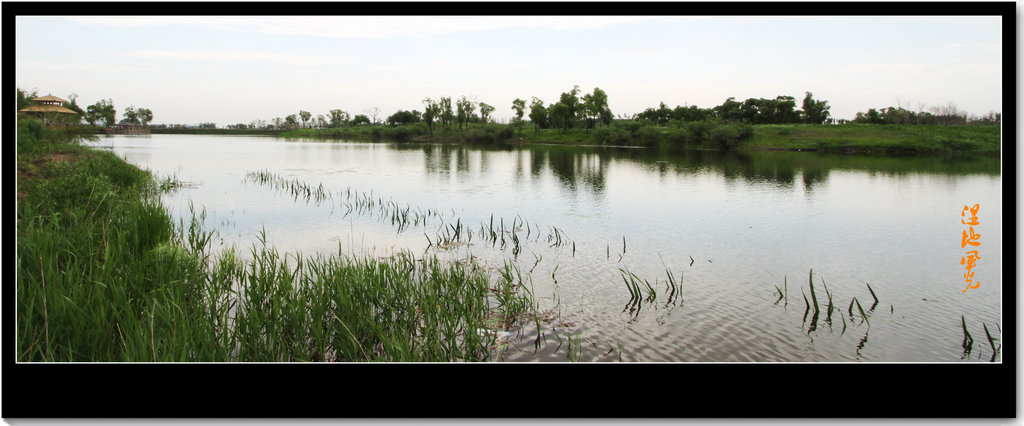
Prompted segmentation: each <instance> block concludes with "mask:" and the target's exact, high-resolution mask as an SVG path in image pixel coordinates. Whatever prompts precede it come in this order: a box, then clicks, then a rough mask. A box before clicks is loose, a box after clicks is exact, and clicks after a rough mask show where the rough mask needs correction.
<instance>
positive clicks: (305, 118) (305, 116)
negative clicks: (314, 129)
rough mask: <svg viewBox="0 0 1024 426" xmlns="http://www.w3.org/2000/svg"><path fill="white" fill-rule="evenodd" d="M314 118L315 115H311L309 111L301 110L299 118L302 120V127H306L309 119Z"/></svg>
mask: <svg viewBox="0 0 1024 426" xmlns="http://www.w3.org/2000/svg"><path fill="white" fill-rule="evenodd" d="M312 116H313V114H310V113H309V111H303V110H301V109H300V110H299V118H300V119H301V120H302V127H306V123H308V122H309V119H310V117H312Z"/></svg>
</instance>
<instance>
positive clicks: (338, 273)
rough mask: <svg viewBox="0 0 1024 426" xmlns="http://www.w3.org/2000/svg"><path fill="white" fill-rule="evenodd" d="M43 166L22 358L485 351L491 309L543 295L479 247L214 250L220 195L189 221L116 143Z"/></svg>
mask: <svg viewBox="0 0 1024 426" xmlns="http://www.w3.org/2000/svg"><path fill="white" fill-rule="evenodd" d="M38 154H39V157H33V158H46V157H47V152H46V151H45V150H41V152H40V153H38ZM19 160H21V158H19ZM33 161H35V160H33ZM20 166H21V165H20V164H19V171H20V170H22V169H21V168H20ZM27 167H28V166H26V170H27ZM32 170H33V171H32V173H31V174H28V173H26V174H25V175H24V176H23V175H21V174H19V177H20V178H21V177H23V178H22V179H19V182H18V184H19V188H18V189H19V203H18V216H17V220H18V227H17V232H18V235H17V237H18V238H17V241H18V250H17V252H16V261H17V265H16V267H17V272H16V276H17V318H18V322H17V343H16V351H17V355H16V356H17V360H18V361H20V362H55V361H56V362H63V361H73V362H223V361H228V362H237V361H241V362H288V361H481V360H490V359H493V354H492V350H493V347H494V345H495V343H496V337H494V336H495V335H494V334H493V333H488V332H487V330H489V329H491V328H493V327H494V326H495V324H493V321H490V320H491V319H493V318H496V317H500V318H522V317H524V314H523V312H528V311H530V310H531V309H533V307H535V306H536V305H535V304H534V303H532V294H531V293H530V292H529V291H528V290H527V289H526V287H525V286H522V285H519V284H518V283H512V282H511V280H504V281H499V282H498V284H496V289H497V291H495V290H492V288H491V287H490V276H489V274H488V273H487V271H485V270H483V269H482V268H480V267H479V266H477V265H475V264H473V263H472V262H470V263H469V264H467V265H462V264H459V263H443V262H441V261H439V260H437V259H436V258H424V259H416V258H415V257H414V256H413V255H411V254H408V253H398V254H396V255H394V256H392V257H388V258H384V259H377V258H372V257H367V258H349V257H341V256H316V257H313V258H306V257H303V256H301V255H300V254H284V255H281V254H279V253H278V252H277V251H276V250H274V249H273V248H271V247H266V245H265V243H264V244H263V245H262V246H254V247H253V248H252V260H250V261H243V260H241V259H239V258H238V256H237V255H236V254H235V252H234V250H233V249H232V248H228V249H226V250H223V251H221V252H220V254H219V255H217V256H216V257H212V256H210V254H209V245H210V243H211V241H212V236H213V235H212V233H210V232H207V231H205V230H203V229H202V226H201V224H202V223H203V217H204V215H205V211H200V212H196V211H195V210H194V209H193V210H192V219H191V220H190V221H185V220H182V221H181V222H179V224H178V226H177V228H175V225H174V224H173V222H172V220H171V218H170V216H169V214H168V213H167V211H166V210H165V209H164V208H163V206H162V205H161V204H160V202H159V199H158V197H157V196H156V195H158V194H159V189H158V187H157V186H156V184H155V181H154V180H153V178H152V176H151V175H150V174H149V173H148V172H144V171H141V170H138V169H137V168H134V166H130V165H127V163H124V162H123V160H121V159H119V158H117V157H116V156H114V155H113V154H111V153H109V152H92V151H83V152H82V153H81V154H80V155H79V156H77V157H75V158H73V159H71V160H70V161H55V160H53V159H50V160H45V161H42V162H40V164H33V168H32ZM318 192H319V191H318V190H310V192H309V194H310V196H311V197H312V196H313V195H314V194H316V193H318ZM303 193H305V190H303ZM22 194H23V195H22ZM311 199H312V198H311ZM197 215H198V217H197ZM519 282H521V279H520V280H519ZM504 326H506V327H514V326H518V322H514V321H508V322H506V323H505V324H504Z"/></svg>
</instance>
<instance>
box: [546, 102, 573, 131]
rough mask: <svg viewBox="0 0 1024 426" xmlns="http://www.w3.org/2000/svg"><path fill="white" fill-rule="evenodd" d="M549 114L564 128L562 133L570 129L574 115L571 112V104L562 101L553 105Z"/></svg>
mask: <svg viewBox="0 0 1024 426" xmlns="http://www.w3.org/2000/svg"><path fill="white" fill-rule="evenodd" d="M548 109H549V110H550V112H549V114H550V115H551V121H553V122H555V123H556V124H558V125H559V127H561V128H562V133H565V132H566V131H567V130H569V120H571V117H572V115H571V114H570V110H569V106H568V105H566V104H563V103H561V102H559V103H556V104H554V105H551V107H550V108H548Z"/></svg>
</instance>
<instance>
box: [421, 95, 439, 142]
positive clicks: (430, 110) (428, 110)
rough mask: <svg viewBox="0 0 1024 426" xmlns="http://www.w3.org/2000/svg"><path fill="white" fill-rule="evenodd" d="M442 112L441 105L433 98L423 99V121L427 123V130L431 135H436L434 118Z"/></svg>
mask: <svg viewBox="0 0 1024 426" xmlns="http://www.w3.org/2000/svg"><path fill="white" fill-rule="evenodd" d="M440 112H441V106H440V105H438V103H437V102H435V101H434V100H433V99H430V98H426V99H424V100H423V121H425V122H426V123H427V132H428V133H430V135H431V136H433V135H434V120H435V119H437V116H438V114H439V113H440Z"/></svg>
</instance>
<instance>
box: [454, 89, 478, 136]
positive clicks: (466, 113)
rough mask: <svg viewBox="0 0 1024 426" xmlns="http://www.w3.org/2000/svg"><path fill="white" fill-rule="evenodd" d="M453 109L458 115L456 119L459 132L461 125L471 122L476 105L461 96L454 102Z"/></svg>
mask: <svg viewBox="0 0 1024 426" xmlns="http://www.w3.org/2000/svg"><path fill="white" fill-rule="evenodd" d="M455 107H456V109H457V111H458V115H457V116H456V117H457V118H458V120H459V130H462V126H463V124H469V122H470V121H471V120H472V118H473V112H474V111H475V110H476V104H475V103H474V102H473V101H470V100H469V99H466V97H465V96H462V97H461V98H459V100H458V102H456V104H455Z"/></svg>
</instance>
